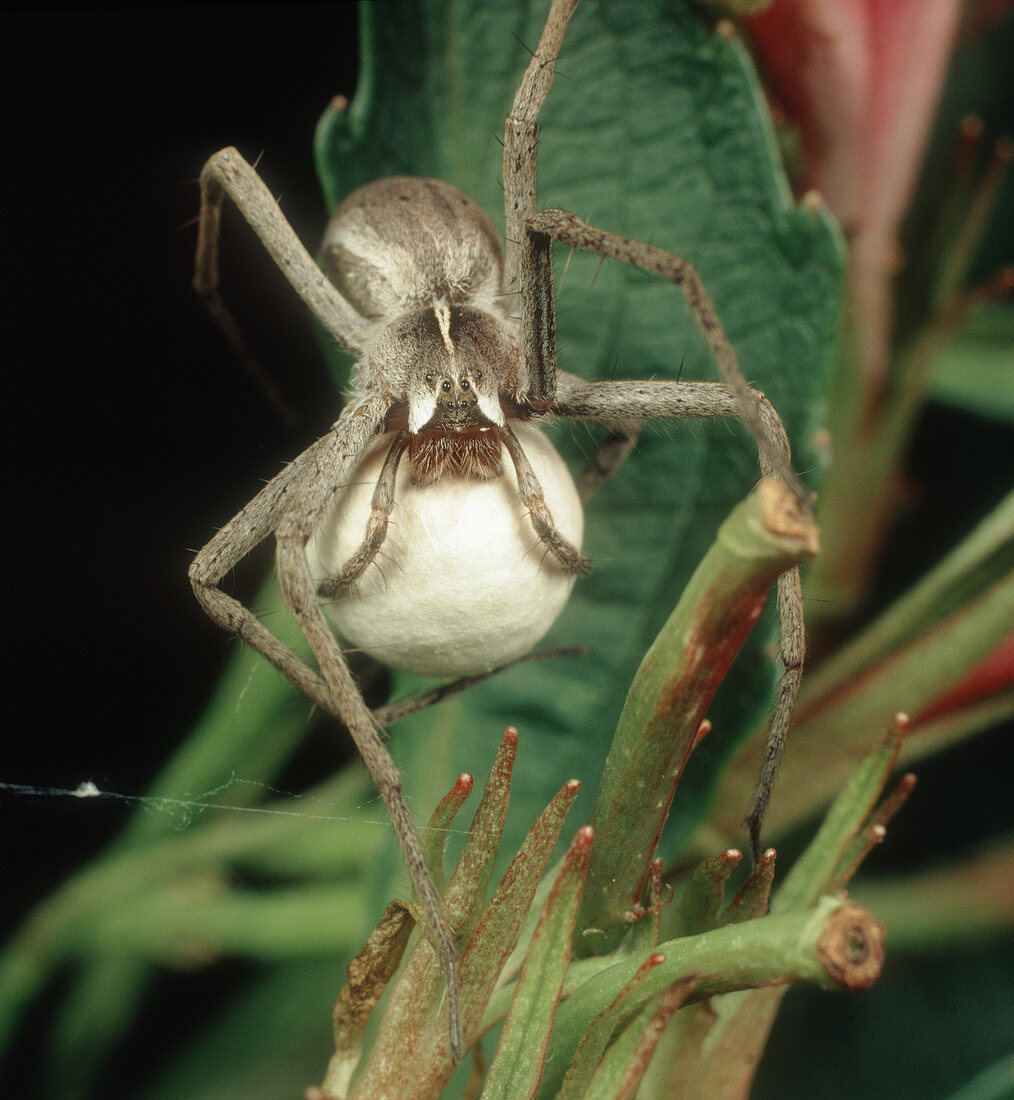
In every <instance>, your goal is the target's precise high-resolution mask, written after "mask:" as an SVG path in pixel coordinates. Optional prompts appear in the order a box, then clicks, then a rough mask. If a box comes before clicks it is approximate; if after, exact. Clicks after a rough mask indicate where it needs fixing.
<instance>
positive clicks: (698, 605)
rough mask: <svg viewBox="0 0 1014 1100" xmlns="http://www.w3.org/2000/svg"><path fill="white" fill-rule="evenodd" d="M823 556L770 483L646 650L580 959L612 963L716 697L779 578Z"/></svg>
mask: <svg viewBox="0 0 1014 1100" xmlns="http://www.w3.org/2000/svg"><path fill="white" fill-rule="evenodd" d="M786 510H788V513H789V514H790V515H791V520H792V522H788V521H787V518H786V516H787V512H786ZM815 548H816V536H815V532H814V530H813V528H812V526H809V525H808V524H807V522H806V520H805V518H804V519H800V517H799V516H797V515H796V514H795V513H792V512H791V496H790V494H789V491H788V490H787V489H785V487H784V486H781V485H779V483H777V482H771V481H766V482H763V483H762V485H761V488H760V489H759V490H758V491H757V492H755V493H752V494H751V495H750V496H749V497H748V498H747V499H746V500H745V501H743V502H742V503H741V504H740V505H738V506H737V507H736V508H735V509H734V510H733V512H732V513H731V514H730V515H729V517H728V518H727V519H726V521H725V522H724V523H723V524H722V526H721V527H720V528H719V531H718V535H717V537H716V540H715V542H714V544H713V545H712V547H711V549H710V550H709V551H708V553H707V554H706V555H705V557H704V559H703V560H702V561H701V564H700V565H699V566H698V568H697V570H696V572H695V573H694V575H693V577H692V578H691V580H690V583H689V584H688V585H687V587H686V588H685V589H684V591H683V594H682V596H681V597H680V600H679V603H678V604H677V606H676V608H675V610H674V611H673V613H672V615H671V616H670V617H669V620H668V621H667V622H666V624H665V626H664V627H663V628H662V630H661V632H660V633H659V635H658V637H657V638H656V639H655V641H654V643H653V644H652V646H651V648H650V649H649V650H648V653H647V654H646V656H645V658H644V660H643V662H642V663H641V667H640V669H639V670H638V673H637V676H636V677H635V679H634V682H633V684H632V686H631V688H630V692H629V694H628V696H627V701H626V704H625V706H624V708H623V712H622V714H621V715H620V720H619V724H618V726H617V729H616V736H615V738H614V740H613V744H612V748H611V749H610V751H609V756H608V759H607V760H606V765H605V771H604V773H603V776H602V782H601V785H600V787H599V790H598V794H597V795H596V798H595V805H594V807H593V809H592V815H591V824H592V827H593V829H594V830H595V847H594V850H593V852H592V862H591V866H590V868H589V872H588V882H587V884H586V886H585V895H584V901H583V902H582V906H581V914H580V917H579V919H578V929H579V931H580V930H583V929H596V934H595V935H589V936H582V935H580V934H579V937H578V941H577V945H576V950H577V952H578V953H579V954H590V953H593V952H597V953H605V952H607V951H609V950H611V949H612V948H613V947H614V946H615V944H616V943H617V941H618V939H619V938H620V936H621V935H622V934H623V932H624V931H625V929H626V927H627V924H625V918H624V914H625V913H626V912H627V911H629V910H631V909H633V908H635V907H636V906H637V905H638V904H639V903H640V900H641V895H642V892H643V890H644V885H645V881H646V878H647V874H648V865H649V861H650V860H651V858H652V856H653V854H654V851H655V847H656V845H657V844H658V839H659V836H660V835H661V832H662V828H663V826H664V824H665V821H666V818H667V817H668V814H669V807H670V804H671V803H672V800H673V796H674V794H675V792H676V785H677V783H678V782H679V778H680V776H681V774H682V772H683V768H684V766H685V764H686V761H687V759H688V757H689V755H690V752H691V750H692V748H693V746H694V744H695V742H696V740H697V739H698V737H699V736H700V734H701V733H702V732H703V731H702V727H701V722H702V720H703V718H704V715H705V713H706V711H707V709H708V706H709V704H710V703H711V698H712V695H713V694H714V692H715V690H716V688H717V687H718V685H719V684H720V683H721V681H722V678H723V677H724V676H725V673H726V671H727V669H728V668H729V666H730V665H731V663H732V661H733V659H734V658H735V656H736V654H737V653H738V652H739V648H740V646H741V645H742V643H743V641H744V640H745V639H746V637H747V636H748V634H749V633H750V630H751V629H752V627H753V625H754V623H756V621H757V619H758V617H759V616H760V613H761V609H762V608H763V606H764V602H765V600H766V598H767V593H768V591H769V589H770V588H771V585H772V584H773V583H774V581H775V580H776V578H777V577H778V575H779V574H780V573H782V572H784V571H785V570H786V569H788V568H790V567H791V566H794V565H797V564H798V563H799V562H800V561H801V560H803V559H805V558H806V557H809V556H811V555H812V554H813V552H814V551H815ZM738 805H739V806H745V805H747V799H743V800H742V801H741V802H740V803H738Z"/></svg>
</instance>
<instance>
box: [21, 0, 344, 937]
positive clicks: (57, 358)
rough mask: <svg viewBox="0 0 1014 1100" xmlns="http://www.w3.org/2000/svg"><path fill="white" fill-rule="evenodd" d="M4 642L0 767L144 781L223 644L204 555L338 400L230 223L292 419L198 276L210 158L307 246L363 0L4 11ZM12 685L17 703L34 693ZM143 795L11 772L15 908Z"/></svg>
mask: <svg viewBox="0 0 1014 1100" xmlns="http://www.w3.org/2000/svg"><path fill="white" fill-rule="evenodd" d="M0 39H2V42H3V46H2V50H3V54H4V62H3V65H2V66H0V68H2V79H3V80H4V84H5V85H6V86H5V87H4V89H3V98H2V103H3V107H4V117H5V123H4V127H3V133H2V143H3V144H2V148H3V151H4V154H5V156H4V171H3V185H4V188H5V191H6V194H5V196H4V203H3V219H4V222H5V233H4V237H5V242H4V248H3V262H2V270H3V272H4V276H5V278H4V290H3V300H4V313H5V315H6V318H7V324H6V326H5V328H6V332H7V337H6V340H5V347H4V353H5V354H4V359H5V364H4V367H5V369H4V379H5V389H6V400H5V401H4V406H5V409H6V415H5V421H6V431H5V432H4V438H5V442H6V452H7V453H6V460H5V469H6V472H7V488H6V493H5V497H6V504H7V508H6V511H7V516H8V524H7V529H8V540H7V541H8V555H9V556H8V558H7V569H6V576H7V581H8V584H7V593H8V599H7V600H6V601H5V604H6V609H7V612H8V614H7V632H8V635H9V638H10V640H11V646H10V648H9V649H8V657H7V661H6V665H7V668H8V670H9V671H13V673H14V675H13V676H9V677H7V678H5V679H7V682H8V689H7V690H8V693H9V694H8V697H9V699H10V703H11V707H10V710H9V712H8V714H9V721H8V723H7V729H6V734H5V736H4V741H3V749H2V756H0V760H2V764H0V781H3V782H5V783H20V784H27V785H31V786H34V787H45V788H48V787H53V788H75V787H77V785H78V784H79V783H81V782H82V781H83V780H89V779H90V780H93V781H94V782H95V783H97V784H98V786H99V787H100V788H103V789H105V790H112V791H119V792H123V793H127V794H136V793H142V792H143V791H144V789H145V786H146V783H147V782H148V780H149V779H150V777H151V776H152V775H153V774H154V773H155V771H156V770H157V768H158V766H159V764H160V763H162V762H163V761H164V760H166V759H167V758H168V756H169V755H170V753H171V750H172V748H173V746H174V745H175V744H176V743H177V742H178V741H179V740H180V739H181V737H182V736H183V735H184V734H185V733H186V731H187V730H188V729H189V728H190V726H191V725H192V723H193V721H194V719H195V718H196V717H197V716H198V715H199V714H200V712H201V709H202V706H203V703H204V701H205V699H206V698H207V695H208V693H209V691H210V689H211V688H212V686H213V684H214V682H215V680H216V678H217V676H218V673H219V671H220V669H221V667H222V664H223V662H224V661H225V658H226V656H227V654H228V651H229V646H230V642H229V641H228V640H227V639H226V638H225V637H224V636H223V635H222V634H221V632H220V631H218V630H217V629H216V628H215V627H213V626H212V624H211V623H210V622H209V621H208V620H207V619H206V618H205V616H204V614H203V612H201V610H200V609H199V608H198V606H197V604H196V603H195V602H194V600H193V598H192V595H191V593H190V589H189V585H188V583H187V580H186V570H187V565H188V564H189V560H190V558H191V557H192V554H193V551H194V550H196V549H197V548H198V547H200V546H201V545H202V544H203V543H204V542H205V541H206V540H207V538H208V537H209V536H210V534H211V533H212V531H213V530H214V529H215V527H216V526H218V525H221V524H222V523H224V522H225V521H226V520H227V519H228V518H229V517H230V516H231V515H232V514H233V513H234V512H235V511H236V510H237V509H238V508H239V507H240V506H241V505H242V504H243V503H245V501H246V500H247V499H249V498H250V497H251V496H252V495H253V493H254V492H256V490H257V488H258V487H259V485H260V483H261V480H263V479H265V478H268V477H270V476H271V475H272V474H274V473H276V472H277V471H278V470H279V469H280V468H281V466H282V464H283V463H284V462H285V461H287V460H288V459H290V458H292V457H294V456H295V455H296V454H297V453H298V452H299V451H300V450H302V449H303V447H304V446H306V445H307V444H308V443H309V442H310V441H311V440H312V439H313V438H315V436H316V435H317V434H319V433H320V432H321V431H322V430H324V429H325V428H326V427H327V426H328V425H329V424H330V423H331V422H333V420H334V418H335V415H336V412H337V405H336V402H335V397H334V395H333V392H332V390H331V388H330V385H329V382H328V379H327V376H326V374H325V371H324V368H323V366H322V364H321V360H320V356H319V352H318V350H317V346H316V343H315V337H314V334H313V332H312V329H311V327H310V325H309V324H308V323H306V320H305V315H304V311H303V308H302V306H301V305H300V304H299V303H298V302H297V301H295V300H294V296H293V295H292V294H291V293H287V290H286V286H285V284H284V283H283V282H282V281H281V280H280V279H279V277H278V276H277V274H276V273H275V271H274V270H273V268H272V266H271V263H270V261H269V260H268V259H267V257H266V256H265V255H264V254H263V252H262V251H261V250H260V248H259V245H258V244H257V242H256V241H255V240H254V239H253V237H252V234H249V233H248V232H245V231H244V230H243V228H242V226H241V223H240V221H239V219H238V218H231V219H230V220H229V222H227V226H226V230H227V239H226V242H225V246H224V258H223V264H224V268H225V271H224V279H225V282H226V293H227V295H228V298H229V301H230V302H231V303H234V304H235V306H236V312H237V314H238V316H239V319H240V323H241V325H242V326H243V328H244V330H245V331H246V332H247V333H248V335H249V337H250V339H251V341H252V342H253V344H254V346H255V347H256V348H257V349H258V353H259V355H260V357H261V358H262V360H263V361H264V363H265V364H266V365H267V367H268V368H269V369H270V371H271V373H272V375H273V377H274V379H275V380H276V383H277V385H278V387H279V389H280V390H281V391H282V393H283V394H284V396H285V398H286V399H287V400H288V402H289V403H290V405H291V406H292V408H293V410H294V412H295V424H294V425H292V426H289V427H287V426H286V425H285V424H284V422H283V421H282V419H281V418H280V417H279V416H278V415H277V413H276V412H275V411H274V409H273V408H272V407H271V406H270V405H269V404H268V402H267V401H266V400H264V398H263V397H262V394H261V392H260V391H259V390H258V388H257V387H256V386H255V385H254V384H252V382H251V381H250V378H249V377H248V375H247V374H246V373H245V371H244V370H243V368H242V367H241V366H240V365H239V363H238V362H237V360H236V358H235V357H234V356H233V354H232V353H231V350H230V348H229V347H228V346H227V345H226V344H225V343H224V341H223V340H222V338H221V337H220V336H219V334H218V332H217V329H216V328H215V327H214V326H213V325H212V324H211V322H210V321H209V320H208V318H207V316H206V314H205V312H204V308H203V306H202V304H201V303H200V301H199V300H198V299H197V297H196V295H195V294H194V293H193V291H192V290H191V288H190V277H191V273H192V263H193V249H194V243H195V241H196V228H195V226H194V225H193V224H191V223H192V220H193V219H194V218H195V216H196V214H197V210H198V188H197V183H196V180H197V176H198V174H199V172H200V169H201V165H202V164H203V162H204V160H205V159H206V158H207V157H208V156H209V155H210V154H211V153H212V152H214V151H215V150H216V149H219V148H221V147H223V146H224V145H229V144H234V145H236V146H237V147H238V148H239V149H240V151H241V152H243V153H244V155H246V156H247V157H248V158H249V159H251V160H253V159H254V158H256V157H257V156H258V155H260V154H263V155H262V160H261V164H260V170H261V172H262V174H263V176H264V178H265V179H266V180H267V182H268V184H269V186H270V187H271V189H272V191H273V192H274V193H275V194H276V195H278V196H280V198H281V202H282V206H283V209H284V211H285V212H286V215H287V216H288V218H289V219H290V221H291V222H292V223H293V225H294V226H295V228H296V230H297V232H298V233H299V234H300V236H301V237H302V239H303V240H304V241H305V242H306V243H307V245H308V247H309V248H310V249H311V251H313V250H315V248H316V242H317V240H318V238H319V234H320V232H321V231H322V228H323V223H324V218H325V214H324V209H323V204H322V201H321V198H320V193H319V190H318V187H317V184H316V179H315V176H314V171H313V163H312V154H311V150H312V137H313V128H314V125H315V124H316V121H317V118H318V117H319V115H320V113H321V111H322V110H323V109H324V107H325V106H326V105H327V103H328V101H329V100H330V98H331V96H332V95H334V94H336V93H343V94H347V95H351V93H352V92H353V90H354V86H355V55H356V40H355V8H354V6H353V5H352V4H330V5H291V6H286V7H284V8H282V7H252V8H251V7H247V8H239V7H236V8H225V7H212V8H197V7H184V8H173V9H168V8H165V9H146V10H143V11H141V10H138V9H125V8H124V9H112V10H108V9H107V10H103V11H70V12H68V11H60V12H39V13H32V14H24V13H20V14H10V13H8V14H5V15H3V16H2V17H0ZM19 700H20V705H18V704H19ZM127 812H128V811H127V810H126V809H125V808H124V807H122V806H117V805H114V804H109V803H102V802H97V801H92V802H81V801H80V800H74V799H59V798H56V799H54V798H41V797H35V798H30V797H15V796H13V795H12V794H11V793H9V792H0V821H2V822H3V826H4V828H5V830H6V836H7V837H8V838H11V837H13V838H16V840H15V842H14V843H12V842H11V841H10V839H9V840H8V843H7V846H6V847H7V853H8V859H9V860H10V861H13V864H14V866H8V874H7V880H8V882H14V883H16V888H15V889H14V890H11V891H6V892H5V894H6V896H5V900H4V902H3V913H2V916H3V928H4V930H5V931H7V930H9V929H10V926H11V922H12V921H14V920H15V919H16V912H17V911H20V910H23V909H24V908H25V907H26V906H27V905H28V904H30V902H31V901H32V900H33V899H35V898H37V897H39V896H40V895H42V894H44V893H45V892H46V890H47V889H48V888H49V887H50V886H51V885H52V884H53V882H54V881H55V880H57V879H59V878H60V877H61V876H62V875H63V874H64V873H65V872H66V871H67V870H68V869H70V868H71V867H73V866H75V865H77V864H79V863H80V862H81V861H82V859H83V858H85V857H86V856H87V854H88V853H89V852H90V851H92V850H94V849H96V848H97V847H98V846H99V845H100V844H101V843H102V842H103V840H104V839H105V838H106V837H108V836H110V835H112V834H113V833H114V832H115V830H116V828H117V826H118V824H119V823H120V822H121V821H122V819H123V817H124V815H125V814H126V813H127Z"/></svg>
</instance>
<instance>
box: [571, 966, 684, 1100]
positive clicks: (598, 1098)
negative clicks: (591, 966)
mask: <svg viewBox="0 0 1014 1100" xmlns="http://www.w3.org/2000/svg"><path fill="white" fill-rule="evenodd" d="M694 984H695V979H693V978H688V979H686V980H684V981H682V982H677V983H676V985H674V986H670V987H669V989H667V990H666V991H665V992H664V993H663V994H661V996H660V997H659V998H658V1001H657V1003H656V1002H652V1003H651V1004H649V1005H648V1006H647V1007H646V1008H644V1009H642V1011H641V1012H640V1013H639V1014H638V1015H637V1016H636V1017H635V1018H634V1019H633V1020H632V1021H631V1022H630V1023H629V1024H628V1025H627V1026H626V1027H625V1028H624V1029H623V1033H622V1034H621V1035H620V1036H619V1037H618V1038H617V1039H616V1040H615V1041H614V1042H613V1043H612V1045H611V1046H610V1047H609V1050H608V1051H607V1052H606V1056H605V1057H604V1058H603V1059H602V1062H601V1063H600V1065H599V1067H598V1069H597V1070H596V1071H595V1074H594V1076H593V1077H592V1079H591V1081H590V1083H589V1085H588V1088H587V1089H586V1090H585V1092H584V1094H583V1095H584V1100H634V1096H635V1095H636V1094H637V1090H638V1086H639V1085H640V1083H641V1079H642V1078H643V1077H644V1073H645V1070H647V1068H648V1064H649V1062H650V1061H651V1056H652V1054H653V1053H654V1052H655V1047H656V1046H657V1045H658V1041H659V1039H660V1038H661V1037H662V1033H663V1032H664V1030H665V1027H666V1025H667V1024H668V1023H669V1021H670V1020H671V1019H672V1016H673V1013H675V1011H676V1010H677V1009H678V1008H679V1007H680V1005H682V1004H683V1002H684V1001H685V1000H686V997H687V994H688V993H689V992H690V991H691V989H693V986H694Z"/></svg>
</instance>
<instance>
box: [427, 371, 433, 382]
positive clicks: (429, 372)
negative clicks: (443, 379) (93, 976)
mask: <svg viewBox="0 0 1014 1100" xmlns="http://www.w3.org/2000/svg"><path fill="white" fill-rule="evenodd" d="M426 381H427V383H429V384H432V382H433V371H431V370H428V371H427V372H426Z"/></svg>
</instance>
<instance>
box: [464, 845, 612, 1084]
mask: <svg viewBox="0 0 1014 1100" xmlns="http://www.w3.org/2000/svg"><path fill="white" fill-rule="evenodd" d="M591 842H592V831H591V829H590V828H588V826H585V827H584V828H582V829H579V830H578V832H577V835H576V836H575V838H574V840H573V841H572V843H571V846H570V849H569V851H568V852H567V856H566V858H565V860H564V863H563V867H562V868H561V870H560V873H559V875H558V876H557V879H556V884H555V885H554V887H553V891H552V893H551V894H550V896H549V900H548V902H547V903H546V907H545V909H544V910H543V912H542V916H541V917H540V919H539V923H538V927H537V928H536V930H535V935H534V936H533V938H532V943H531V947H530V948H529V951H528V954H527V955H526V956H525V961H524V964H523V965H522V967H521V974H520V975H519V977H518V981H517V985H516V988H515V991H514V999H513V1001H512V1002H511V1009H510V1012H509V1013H508V1014H507V1019H506V1020H505V1022H504V1026H503V1030H502V1031H501V1033H500V1041H499V1043H498V1044H497V1048H496V1054H495V1055H494V1057H493V1062H492V1064H491V1065H490V1067H489V1073H488V1074H487V1076H486V1085H485V1088H484V1089H483V1091H482V1096H483V1100H521V1098H522V1097H530V1096H534V1095H535V1091H536V1089H537V1088H538V1086H539V1081H540V1080H541V1079H542V1065H543V1061H544V1059H545V1056H546V1051H547V1049H548V1047H549V1036H550V1032H551V1030H552V1026H553V1017H554V1015H555V1013H556V1006H557V1004H558V1003H559V1001H560V992H561V990H562V988H563V980H564V978H565V977H566V974H567V968H568V966H569V965H570V941H571V937H572V935H573V932H574V923H575V921H576V919H577V909H578V905H579V904H580V902H581V890H582V888H583V886H584V876H585V873H586V872H587V869H588V856H589V852H590V850H591Z"/></svg>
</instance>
